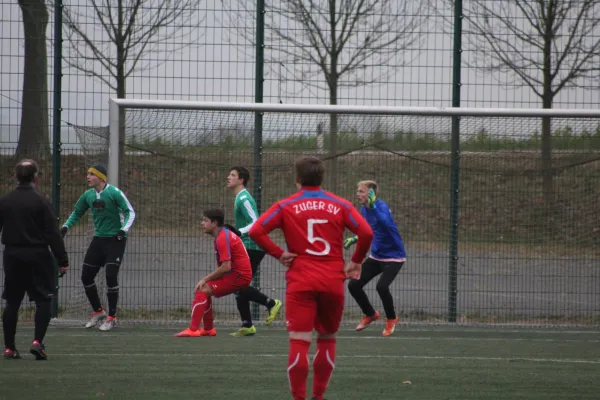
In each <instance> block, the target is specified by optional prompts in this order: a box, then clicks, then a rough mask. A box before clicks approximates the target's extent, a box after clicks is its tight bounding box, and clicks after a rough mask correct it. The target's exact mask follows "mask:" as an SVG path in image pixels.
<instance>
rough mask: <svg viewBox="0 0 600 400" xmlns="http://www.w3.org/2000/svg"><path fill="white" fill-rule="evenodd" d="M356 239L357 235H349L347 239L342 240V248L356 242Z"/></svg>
mask: <svg viewBox="0 0 600 400" xmlns="http://www.w3.org/2000/svg"><path fill="white" fill-rule="evenodd" d="M357 240H358V237H357V236H352V237H349V238H348V239H346V240H344V248H345V249H347V248H349V247H350V246H352V245H353V244H354V243H356V241H357Z"/></svg>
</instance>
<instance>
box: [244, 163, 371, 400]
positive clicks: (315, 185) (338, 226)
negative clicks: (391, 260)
mask: <svg viewBox="0 0 600 400" xmlns="http://www.w3.org/2000/svg"><path fill="white" fill-rule="evenodd" d="M295 169H296V186H297V187H298V188H299V191H298V192H297V193H295V194H293V195H291V196H290V197H288V198H286V199H283V200H281V201H279V202H277V203H275V204H274V205H273V206H272V207H271V208H269V210H268V211H267V212H265V213H264V214H263V215H262V216H261V217H260V218H259V219H258V220H257V221H256V222H255V223H254V225H253V226H252V228H251V229H250V232H249V235H250V237H251V238H252V240H254V241H255V242H256V243H257V244H258V245H259V246H260V247H261V248H262V249H264V250H265V251H266V252H267V253H268V254H270V255H271V256H273V257H275V258H277V259H279V261H280V262H281V263H282V264H284V265H285V266H286V267H288V270H287V272H286V281H287V287H286V324H287V330H288V333H289V338H290V350H289V356H288V368H287V372H288V378H289V381H290V389H291V392H292V396H293V398H294V400H305V399H306V380H307V378H308V370H309V361H308V350H309V347H310V343H311V340H312V332H313V329H314V330H316V331H317V351H316V353H315V356H314V359H313V373H314V377H313V392H312V398H313V399H316V400H323V396H324V395H325V390H326V389H327V385H328V383H329V379H330V378H331V374H332V373H333V369H334V367H335V349H336V339H335V334H336V333H337V331H338V328H339V326H340V322H341V320H342V313H343V310H344V281H345V280H346V277H348V276H353V277H355V278H357V277H358V276H359V275H360V264H361V262H362V261H363V260H364V259H365V257H366V255H367V252H368V250H369V247H370V245H371V241H372V239H373V232H372V230H371V228H370V227H369V224H368V223H367V221H365V219H364V218H363V217H362V216H361V215H360V214H359V213H358V211H356V209H355V208H354V207H352V204H350V202H349V201H347V200H344V199H341V198H339V197H337V196H336V195H334V194H333V193H329V192H326V191H324V190H322V189H321V187H320V186H321V183H322V181H323V175H324V173H325V168H324V166H323V162H322V161H321V160H320V159H318V158H316V157H303V158H300V159H299V160H297V161H296V165H295ZM277 228H281V230H282V231H283V235H284V237H285V241H286V244H287V248H288V251H284V250H283V249H281V248H280V247H279V246H278V245H276V244H275V243H274V242H273V241H272V240H271V239H270V238H269V236H268V234H269V232H271V231H272V230H274V229H277ZM345 228H348V229H349V230H350V231H352V232H354V233H355V234H356V235H357V237H358V240H357V247H356V250H355V252H354V254H353V256H352V261H351V262H349V263H348V264H347V265H346V267H344V258H343V248H342V246H343V242H344V238H343V235H344V229H345Z"/></svg>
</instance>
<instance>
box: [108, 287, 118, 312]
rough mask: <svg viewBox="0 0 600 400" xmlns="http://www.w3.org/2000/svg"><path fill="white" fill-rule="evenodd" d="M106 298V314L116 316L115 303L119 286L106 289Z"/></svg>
mask: <svg viewBox="0 0 600 400" xmlns="http://www.w3.org/2000/svg"><path fill="white" fill-rule="evenodd" d="M106 298H107V299H108V316H109V317H116V316H117V303H118V302H119V287H118V286H117V287H116V288H108V289H106Z"/></svg>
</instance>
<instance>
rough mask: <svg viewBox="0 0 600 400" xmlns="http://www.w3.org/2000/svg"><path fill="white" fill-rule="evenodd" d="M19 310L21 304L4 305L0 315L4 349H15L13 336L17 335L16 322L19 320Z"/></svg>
mask: <svg viewBox="0 0 600 400" xmlns="http://www.w3.org/2000/svg"><path fill="white" fill-rule="evenodd" d="M19 308H21V304H20V302H19V304H11V303H9V302H7V303H6V306H5V308H4V313H3V314H2V327H3V328H4V347H6V348H7V349H14V348H15V336H16V334H17V321H18V320H19Z"/></svg>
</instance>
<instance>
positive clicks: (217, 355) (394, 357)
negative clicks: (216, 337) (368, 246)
mask: <svg viewBox="0 0 600 400" xmlns="http://www.w3.org/2000/svg"><path fill="white" fill-rule="evenodd" d="M51 356H52V357H169V358H173V357H182V358H189V357H194V358H198V357H213V358H240V357H250V358H282V359H283V358H287V357H288V355H287V354H276V353H249V354H221V353H190V354H185V353H184V354H182V353H122V352H115V353H105V352H103V353H52V354H51ZM336 358H342V359H346V358H347V359H367V358H378V359H392V360H464V361H500V362H515V361H521V362H533V363H555V364H600V360H581V359H566V358H565V359H560V358H529V357H468V356H466V357H459V356H406V355H338V356H336Z"/></svg>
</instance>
